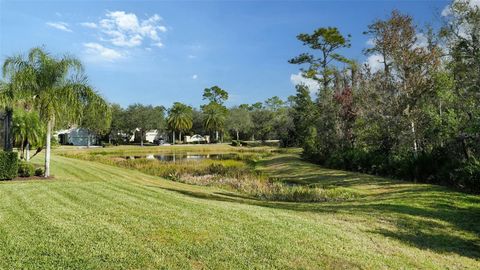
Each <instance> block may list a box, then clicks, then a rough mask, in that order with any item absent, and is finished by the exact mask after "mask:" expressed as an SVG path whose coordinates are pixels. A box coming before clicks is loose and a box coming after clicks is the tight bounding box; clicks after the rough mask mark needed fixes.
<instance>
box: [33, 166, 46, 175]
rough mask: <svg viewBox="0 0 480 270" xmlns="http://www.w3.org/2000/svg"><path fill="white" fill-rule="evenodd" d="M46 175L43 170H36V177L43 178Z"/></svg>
mask: <svg viewBox="0 0 480 270" xmlns="http://www.w3.org/2000/svg"><path fill="white" fill-rule="evenodd" d="M44 174H45V173H44V171H43V168H40V167H39V168H36V169H35V176H43V175H44Z"/></svg>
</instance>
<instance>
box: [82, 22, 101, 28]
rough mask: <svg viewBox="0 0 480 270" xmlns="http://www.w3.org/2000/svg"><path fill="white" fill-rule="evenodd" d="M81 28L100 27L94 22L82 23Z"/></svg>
mask: <svg viewBox="0 0 480 270" xmlns="http://www.w3.org/2000/svg"><path fill="white" fill-rule="evenodd" d="M80 25H81V26H85V27H87V28H97V27H98V25H97V24H96V23H93V22H83V23H80Z"/></svg>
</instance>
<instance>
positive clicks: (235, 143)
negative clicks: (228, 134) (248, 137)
mask: <svg viewBox="0 0 480 270" xmlns="http://www.w3.org/2000/svg"><path fill="white" fill-rule="evenodd" d="M232 146H241V143H240V141H237V140H232Z"/></svg>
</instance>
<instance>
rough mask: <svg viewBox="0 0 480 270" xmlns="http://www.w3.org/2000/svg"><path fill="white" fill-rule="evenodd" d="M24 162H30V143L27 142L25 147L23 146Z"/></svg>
mask: <svg viewBox="0 0 480 270" xmlns="http://www.w3.org/2000/svg"><path fill="white" fill-rule="evenodd" d="M25 160H26V161H27V162H29V161H30V143H29V142H28V140H27V145H26V146H25Z"/></svg>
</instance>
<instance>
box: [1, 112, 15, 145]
mask: <svg viewBox="0 0 480 270" xmlns="http://www.w3.org/2000/svg"><path fill="white" fill-rule="evenodd" d="M12 118H13V110H12V109H10V108H7V109H6V110H5V119H4V131H5V132H4V136H5V138H4V143H3V148H4V150H5V151H12V150H13V136H12Z"/></svg>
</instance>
